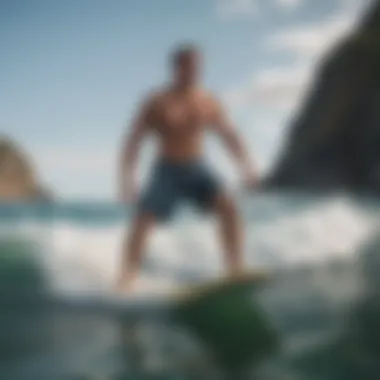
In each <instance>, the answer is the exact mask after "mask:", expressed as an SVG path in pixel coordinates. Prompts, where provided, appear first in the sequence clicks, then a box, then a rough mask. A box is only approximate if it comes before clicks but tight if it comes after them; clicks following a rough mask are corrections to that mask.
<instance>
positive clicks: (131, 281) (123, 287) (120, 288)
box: [116, 274, 136, 294]
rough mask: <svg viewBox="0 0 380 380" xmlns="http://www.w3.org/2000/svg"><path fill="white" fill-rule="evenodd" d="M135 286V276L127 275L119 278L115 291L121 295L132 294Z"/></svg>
mask: <svg viewBox="0 0 380 380" xmlns="http://www.w3.org/2000/svg"><path fill="white" fill-rule="evenodd" d="M135 286H136V275H131V274H129V275H127V276H124V277H121V278H120V279H119V281H118V282H117V284H116V291H117V292H118V293H122V294H128V293H132V292H133V291H134V290H135Z"/></svg>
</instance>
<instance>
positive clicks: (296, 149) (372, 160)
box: [266, 0, 380, 195]
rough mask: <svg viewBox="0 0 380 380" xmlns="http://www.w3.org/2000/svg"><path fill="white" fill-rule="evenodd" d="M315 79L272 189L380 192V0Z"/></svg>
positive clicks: (277, 167) (270, 181)
mask: <svg viewBox="0 0 380 380" xmlns="http://www.w3.org/2000/svg"><path fill="white" fill-rule="evenodd" d="M316 79H317V80H316V81H315V85H314V87H313V88H312V90H311V91H310V93H309V95H308V97H307V98H306V102H305V103H304V104H303V105H301V108H300V112H299V113H298V114H297V115H296V117H295V118H294V122H293V123H292V125H291V126H290V128H289V130H288V131H289V133H288V136H287V138H286V142H285V147H284V150H283V152H281V155H280V157H279V160H278V162H277V164H276V165H275V166H274V169H273V171H272V172H271V174H270V175H269V177H268V178H267V180H266V186H267V188H279V189H292V190H317V191H326V190H339V189H344V190H348V191H351V192H354V193H362V192H364V193H368V192H370V193H376V194H377V195H380V0H376V1H375V2H374V4H373V6H372V8H371V9H370V11H369V12H368V14H367V15H366V16H365V17H364V19H363V20H362V22H361V25H360V26H359V27H358V29H357V30H356V31H355V32H354V33H352V34H351V35H350V36H347V38H346V39H345V40H344V41H342V42H341V43H340V44H339V45H338V46H337V47H336V48H335V49H334V50H333V51H332V52H330V53H329V54H328V56H326V57H324V59H323V60H322V64H321V65H320V66H319V69H318V72H317V73H316Z"/></svg>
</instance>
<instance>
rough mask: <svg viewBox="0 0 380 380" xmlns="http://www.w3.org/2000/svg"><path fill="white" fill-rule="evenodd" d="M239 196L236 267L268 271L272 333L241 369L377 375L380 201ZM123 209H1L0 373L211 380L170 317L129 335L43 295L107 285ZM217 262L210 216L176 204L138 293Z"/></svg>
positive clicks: (264, 374)
mask: <svg viewBox="0 0 380 380" xmlns="http://www.w3.org/2000/svg"><path fill="white" fill-rule="evenodd" d="M239 206H240V208H241V211H242V214H243V217H244V222H245V232H246V234H245V258H244V259H245V264H246V266H247V268H260V269H263V268H265V269H268V270H272V271H274V273H276V283H275V285H273V286H272V288H271V289H270V290H268V292H267V293H265V292H264V294H263V295H262V296H261V297H262V299H261V302H262V304H263V307H264V308H266V310H267V313H268V318H269V319H270V320H271V322H272V323H273V325H274V326H275V328H276V329H277V330H278V333H279V335H280V336H281V340H282V341H283V344H282V347H281V350H280V352H279V353H277V354H276V355H274V356H273V357H270V358H268V360H267V361H266V362H265V363H262V365H261V366H260V368H253V369H252V370H253V371H254V372H253V374H248V373H245V375H244V376H245V377H246V378H250V377H252V378H255V379H257V378H263V379H266V380H270V379H278V380H283V379H284V380H285V379H332V380H333V379H334V380H335V379H341V378H342V379H343V378H344V379H345V380H347V379H350V376H352V379H359V378H360V379H375V378H378V377H376V376H377V374H378V367H379V365H378V364H376V363H377V360H378V359H379V358H380V327H379V326H380V322H378V319H377V316H378V317H380V307H379V302H378V299H379V298H378V294H377V289H378V285H379V282H376V281H377V280H376V279H377V273H378V270H380V243H379V238H378V236H379V223H380V202H379V201H376V200H373V199H352V198H350V197H348V196H346V195H341V194H340V195H339V194H338V195H335V196H329V197H315V196H305V195H302V196H301V195H294V194H293V195H291V194H287V195H284V194H282V195H281V194H271V195H259V196H255V197H251V198H245V199H240V200H239ZM131 215H132V210H129V209H128V208H127V207H121V206H120V205H119V204H116V203H112V202H89V201H87V202H61V203H55V204H41V205H39V204H3V205H1V206H0V250H1V251H0V255H1V261H0V267H3V270H2V271H1V270H0V275H1V276H0V277H1V278H0V290H1V291H0V297H3V301H1V300H0V310H1V311H0V379H4V380H8V379H9V380H11V379H12V380H17V379H27V380H33V379H36V380H37V379H38V380H43V379H46V380H54V379H57V380H58V379H62V380H63V379H110V380H111V379H129V378H130V379H139V378H141V379H158V378H160V379H188V378H189V379H193V378H196V379H202V378H205V379H211V378H213V377H215V378H219V377H218V376H220V375H221V374H220V372H218V369H217V368H215V366H214V365H213V363H212V362H211V361H209V360H208V357H207V353H205V351H204V348H203V347H201V346H200V344H199V342H197V341H196V340H193V339H192V337H191V336H188V335H186V332H183V331H179V330H178V327H177V326H173V325H171V324H170V323H163V322H162V321H157V323H154V321H153V322H152V323H149V324H143V325H141V326H139V329H138V334H135V333H134V335H138V337H137V338H136V341H134V340H133V339H131V338H130V335H128V334H127V333H128V328H129V327H128V326H125V325H123V323H122V322H120V320H115V319H112V318H108V317H107V318H106V317H105V316H98V315H92V316H89V315H82V314H76V313H73V312H70V311H67V312H65V311H64V310H59V311H57V310H53V309H49V308H46V307H44V306H43V304H42V302H41V295H42V294H43V293H45V292H47V291H49V292H53V293H56V294H73V293H78V292H104V291H107V290H108V289H111V288H112V286H113V284H114V282H115V278H116V276H117V273H118V270H119V268H120V257H121V256H120V253H121V242H122V239H123V235H124V234H125V233H126V232H127V231H128V228H129V224H130V218H131ZM15 257H16V258H17V260H16V261H17V263H18V264H17V265H16V266H15V265H13V264H9V263H10V262H11V261H12V258H13V259H14V258H15ZM20 262H21V263H24V264H22V265H19V264H20ZM222 264H223V257H222V250H221V247H220V244H219V240H218V229H217V225H216V222H215V220H214V219H213V218H212V217H211V216H204V215H199V214H197V213H196V212H195V210H193V209H192V208H191V207H187V206H186V205H185V206H184V207H183V208H182V209H180V210H179V212H178V214H177V215H176V217H175V218H174V219H173V220H172V221H171V222H170V223H168V224H165V225H161V226H157V228H156V229H155V230H154V232H153V234H152V236H151V237H150V239H149V241H148V243H147V247H146V253H145V260H144V264H143V268H142V272H141V276H140V279H139V281H138V284H137V288H138V289H137V290H138V291H140V292H142V293H144V292H145V293H154V292H158V291H161V290H162V291H167V290H171V289H175V288H176V287H178V286H179V285H183V284H186V283H193V282H199V281H202V280H206V279H210V278H213V277H216V276H218V275H220V274H221V273H223V265H222ZM15 268H17V270H16V269H15ZM20 268H22V269H21V270H20ZM37 272H38V274H37ZM32 273H35V275H32ZM1 294H2V295H3V296H1ZM20 295H21V296H20ZM12 300H16V301H14V302H12ZM358 310H359V311H358ZM360 318H362V319H360ZM363 318H364V319H363ZM126 336H128V338H125V337H126ZM222 375H223V374H222ZM253 376H254V377H253Z"/></svg>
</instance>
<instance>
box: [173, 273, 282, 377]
mask: <svg viewBox="0 0 380 380" xmlns="http://www.w3.org/2000/svg"><path fill="white" fill-rule="evenodd" d="M272 278H273V277H272V276H271V275H270V274H269V273H265V272H261V273H260V272H254V273H245V274H243V275H241V276H237V277H234V278H219V279H216V280H213V281H210V282H207V283H204V284H199V285H197V286H195V287H191V288H188V289H183V291H182V292H179V293H178V294H177V295H176V296H175V297H174V299H175V300H176V304H175V305H176V307H175V310H174V311H173V312H172V315H173V319H174V320H175V321H177V322H178V323H179V324H180V325H181V326H183V327H184V328H186V329H187V330H188V331H191V332H192V333H193V334H194V335H195V336H196V337H197V338H198V339H199V340H200V341H202V342H203V344H204V345H205V346H206V347H207V348H208V349H209V350H210V351H211V352H213V356H214V359H215V361H216V363H217V364H218V365H219V366H220V367H223V368H225V369H229V370H231V369H239V370H241V369H242V368H245V367H246V366H248V365H253V364H255V362H258V361H260V360H261V359H263V358H264V357H266V356H267V355H269V354H271V353H273V352H274V351H275V350H276V348H277V347H278V336H277V334H276V332H275V330H274V328H273V327H272V326H271V323H270V320H269V319H268V317H267V315H266V313H265V311H264V310H263V309H262V308H261V306H260V303H259V301H258V298H257V297H256V295H257V292H258V291H260V289H261V288H263V287H265V286H267V285H268V283H270V281H271V279H272Z"/></svg>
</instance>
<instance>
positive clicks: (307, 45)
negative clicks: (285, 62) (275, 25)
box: [263, 13, 356, 59]
mask: <svg viewBox="0 0 380 380" xmlns="http://www.w3.org/2000/svg"><path fill="white" fill-rule="evenodd" d="M355 20H356V17H355V15H352V14H351V13H350V14H342V15H338V16H334V17H332V18H331V19H328V20H326V21H324V22H321V23H315V24H305V25H299V26H296V27H292V28H289V29H286V30H281V31H280V32H278V33H274V34H273V35H272V36H270V37H269V38H267V39H266V40H264V41H263V46H266V47H269V49H271V50H275V51H283V52H288V53H293V54H294V55H295V58H306V59H317V58H319V57H321V56H322V55H323V54H324V53H325V52H327V51H329V50H330V49H331V48H332V47H333V46H334V44H336V43H337V41H338V40H339V39H340V38H341V37H343V36H345V35H346V34H347V33H348V32H349V31H350V30H352V29H353V27H354V25H355Z"/></svg>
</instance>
